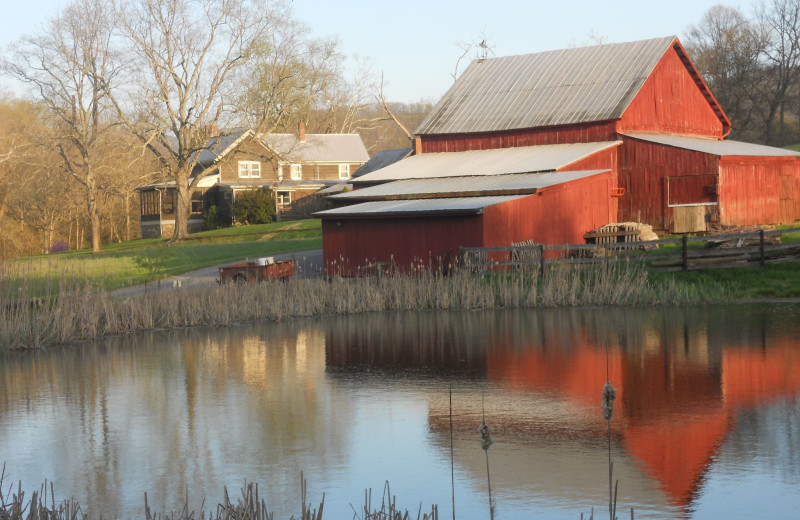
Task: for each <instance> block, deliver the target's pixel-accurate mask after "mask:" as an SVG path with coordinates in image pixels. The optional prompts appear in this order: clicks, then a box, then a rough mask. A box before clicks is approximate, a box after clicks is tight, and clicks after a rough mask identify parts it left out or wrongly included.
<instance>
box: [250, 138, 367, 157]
mask: <svg viewBox="0 0 800 520" xmlns="http://www.w3.org/2000/svg"><path fill="white" fill-rule="evenodd" d="M259 139H260V140H261V141H262V142H263V143H264V144H265V145H267V146H269V147H270V148H271V149H272V150H274V151H275V152H276V153H278V154H279V155H281V156H282V158H283V159H284V160H286V161H287V162H330V163H365V162H367V161H368V160H369V153H367V149H366V148H365V147H364V142H363V141H362V140H361V136H360V135H358V134H306V140H305V141H300V139H299V138H298V136H296V135H295V134H262V135H260V136H259Z"/></svg>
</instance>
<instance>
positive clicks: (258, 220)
mask: <svg viewBox="0 0 800 520" xmlns="http://www.w3.org/2000/svg"><path fill="white" fill-rule="evenodd" d="M231 210H232V213H233V220H234V221H236V222H239V223H241V224H268V223H270V222H272V221H273V217H274V216H275V201H274V200H272V196H271V195H270V194H269V193H268V192H267V191H266V190H247V191H241V192H239V193H237V194H236V200H235V201H234V203H233V206H232V207H231Z"/></svg>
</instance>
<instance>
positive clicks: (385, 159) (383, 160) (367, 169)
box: [353, 148, 413, 177]
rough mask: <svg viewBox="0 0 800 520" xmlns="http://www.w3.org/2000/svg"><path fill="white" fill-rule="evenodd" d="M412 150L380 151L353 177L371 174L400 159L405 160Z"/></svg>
mask: <svg viewBox="0 0 800 520" xmlns="http://www.w3.org/2000/svg"><path fill="white" fill-rule="evenodd" d="M412 150H413V148H399V149H397V150H381V151H380V152H378V153H376V154H375V155H373V156H372V158H371V159H370V160H369V161H367V162H366V163H364V165H363V166H361V168H359V169H358V170H356V171H355V173H353V177H361V176H362V175H366V174H368V173H372V172H374V171H376V170H380V169H381V168H385V167H387V166H389V165H390V164H394V163H396V162H397V161H399V160H400V159H405V158H406V157H408V156H409V155H410V154H411V151H412Z"/></svg>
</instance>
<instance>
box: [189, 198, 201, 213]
mask: <svg viewBox="0 0 800 520" xmlns="http://www.w3.org/2000/svg"><path fill="white" fill-rule="evenodd" d="M202 212H203V201H202V200H193V201H192V213H202Z"/></svg>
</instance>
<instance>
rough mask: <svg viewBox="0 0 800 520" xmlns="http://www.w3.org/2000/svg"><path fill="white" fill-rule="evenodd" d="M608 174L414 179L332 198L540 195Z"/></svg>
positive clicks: (370, 198) (397, 198)
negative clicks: (551, 187)
mask: <svg viewBox="0 0 800 520" xmlns="http://www.w3.org/2000/svg"><path fill="white" fill-rule="evenodd" d="M607 171H608V170H589V171H568V172H548V173H522V174H512V175H487V176H480V177H476V176H469V177H446V178H435V179H410V180H402V181H395V182H389V183H386V184H379V185H377V186H371V187H369V188H363V189H360V190H356V191H350V192H347V193H342V194H340V195H332V196H331V197H329V198H330V199H331V200H336V201H365V200H401V199H412V198H416V199H423V198H427V199H430V198H439V197H442V198H444V197H459V196H460V197H467V196H476V195H482V196H487V195H518V194H523V193H527V194H531V193H536V191H537V190H539V189H541V188H546V187H549V186H555V185H557V184H562V183H565V182H570V181H574V180H577V179H583V178H585V177H591V176H593V175H597V174H599V173H603V172H607Z"/></svg>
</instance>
